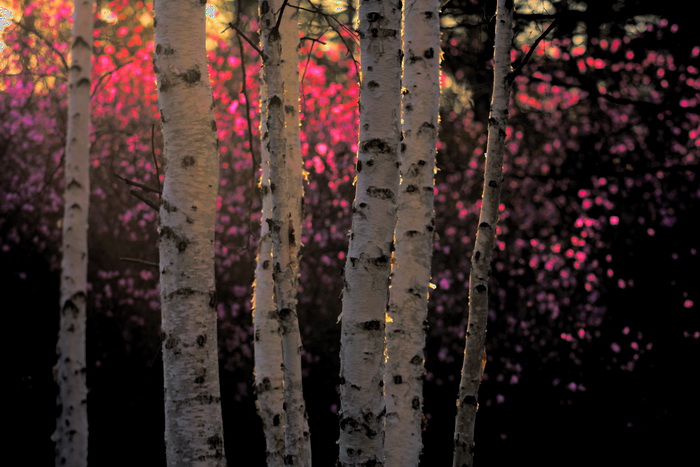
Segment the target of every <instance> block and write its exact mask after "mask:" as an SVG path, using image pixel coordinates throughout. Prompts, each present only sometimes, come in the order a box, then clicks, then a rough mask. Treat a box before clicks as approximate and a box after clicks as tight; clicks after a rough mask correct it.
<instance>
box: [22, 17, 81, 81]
mask: <svg viewBox="0 0 700 467" xmlns="http://www.w3.org/2000/svg"><path fill="white" fill-rule="evenodd" d="M12 22H13V23H14V24H16V25H17V26H19V27H20V28H22V29H24V30H25V31H28V32H31V33H32V34H34V35H35V36H36V37H38V38H39V39H41V40H42V41H44V42H45V43H46V45H48V46H49V48H50V49H51V50H53V51H54V53H55V54H56V55H58V57H59V58H60V59H61V62H62V63H63V70H64V71H65V72H66V73H67V72H68V70H69V69H70V66H69V65H68V61H67V60H66V57H64V56H63V54H62V53H61V52H60V51H59V50H58V49H57V48H56V47H54V45H53V44H52V43H51V42H50V41H49V40H48V39H47V38H46V37H44V35H43V34H41V33H40V32H39V31H37V30H36V29H34V28H33V27H31V26H27V25H26V24H22V23H20V22H19V21H15V20H12Z"/></svg>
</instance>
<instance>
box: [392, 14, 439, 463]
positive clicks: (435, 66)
mask: <svg viewBox="0 0 700 467" xmlns="http://www.w3.org/2000/svg"><path fill="white" fill-rule="evenodd" d="M439 7H440V4H439V2H438V1H437V0H411V1H409V2H407V4H406V6H405V8H404V33H403V34H404V35H403V49H404V57H403V85H404V91H403V105H402V119H403V127H402V129H403V142H402V144H401V154H400V156H399V158H400V161H401V166H400V173H401V185H400V187H399V195H398V212H397V224H396V232H395V242H396V250H395V252H394V259H395V264H394V267H393V270H392V278H391V289H390V296H389V312H388V313H389V315H388V318H387V324H386V342H387V361H386V368H385V373H384V388H385V392H386V396H385V400H386V434H385V441H384V465H386V466H396V467H409V466H417V465H418V463H419V459H420V453H421V449H422V447H423V445H422V418H423V417H422V415H423V412H422V406H423V376H424V373H425V370H424V359H425V330H424V327H423V323H424V322H425V320H426V318H427V312H428V295H429V286H430V263H431V258H432V252H433V230H434V224H435V215H434V211H433V204H434V202H433V200H434V194H433V186H434V173H435V151H436V146H437V130H438V109H439V106H440V18H439Z"/></svg>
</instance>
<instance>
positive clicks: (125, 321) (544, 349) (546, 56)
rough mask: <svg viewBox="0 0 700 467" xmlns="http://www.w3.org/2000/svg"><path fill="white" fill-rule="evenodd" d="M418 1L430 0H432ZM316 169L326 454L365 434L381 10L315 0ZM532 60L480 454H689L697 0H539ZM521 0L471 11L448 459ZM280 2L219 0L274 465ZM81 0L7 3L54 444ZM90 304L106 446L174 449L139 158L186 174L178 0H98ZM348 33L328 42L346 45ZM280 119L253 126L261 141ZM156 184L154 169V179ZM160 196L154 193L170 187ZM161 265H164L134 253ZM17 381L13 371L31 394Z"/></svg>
mask: <svg viewBox="0 0 700 467" xmlns="http://www.w3.org/2000/svg"><path fill="white" fill-rule="evenodd" d="M407 3H410V2H407ZM301 5H302V6H303V7H304V8H306V9H308V10H317V12H316V13H312V12H310V11H303V12H301V15H300V16H301V22H302V26H303V32H302V35H303V36H304V37H305V38H306V39H305V40H303V41H302V48H301V50H300V53H301V65H300V73H301V75H302V88H301V89H302V100H301V103H300V105H301V108H302V143H303V151H304V160H305V162H304V164H305V169H306V171H307V173H308V177H307V182H306V185H305V190H306V195H305V219H306V220H305V225H304V235H303V239H302V240H303V243H304V247H303V251H302V254H303V258H302V261H301V280H300V290H299V300H300V304H299V320H300V326H301V332H302V339H303V342H304V354H303V365H304V376H305V380H304V389H305V393H306V400H307V408H308V412H309V417H310V427H311V436H312V444H313V451H314V464H315V465H318V466H331V465H334V464H335V459H336V457H337V445H336V444H335V442H336V440H337V437H338V428H337V410H338V394H337V385H338V373H339V359H338V350H339V334H340V333H339V331H340V326H339V325H338V324H337V323H336V320H337V316H338V314H339V313H340V306H341V302H340V291H341V288H342V279H341V270H342V268H343V265H344V262H345V252H346V249H347V237H346V233H347V231H348V230H349V228H350V219H351V217H350V206H351V204H352V199H353V196H354V187H353V185H352V181H353V178H354V175H355V173H354V157H355V153H356V150H357V116H358V114H357V99H358V86H357V79H358V72H357V67H356V65H357V64H356V63H355V60H357V59H359V56H358V53H359V52H358V48H357V44H356V38H355V37H354V35H353V33H352V28H353V17H354V14H355V13H354V12H355V6H353V5H352V3H348V2H346V1H344V0H323V1H316V0H313V3H311V2H308V0H304V1H303V2H302V4H301ZM515 5H516V12H517V13H516V19H517V30H516V38H515V44H514V45H515V51H514V53H513V61H514V66H517V65H518V63H519V62H520V61H522V59H523V57H524V56H525V55H526V54H527V53H528V52H529V51H530V46H531V45H532V44H533V43H534V42H535V40H536V39H537V38H538V37H539V36H540V35H541V34H542V32H543V31H544V30H545V29H546V27H547V26H548V25H549V24H550V23H551V21H552V20H553V19H554V18H555V17H556V18H558V27H557V28H556V29H555V30H554V31H553V32H552V33H551V34H549V35H548V36H547V37H546V38H545V40H543V41H542V42H541V43H540V44H539V45H538V47H537V48H536V50H535V51H534V52H533V54H532V58H531V59H530V61H529V62H528V63H527V64H526V65H525V66H524V67H523V69H522V73H521V74H520V76H519V77H518V78H517V79H516V81H515V86H514V88H513V93H512V102H511V118H510V128H509V130H508V144H507V150H508V153H507V157H506V168H505V177H506V183H505V184H504V193H503V197H502V206H501V221H500V224H499V229H498V230H499V231H498V235H499V236H498V243H497V247H496V251H495V258H494V263H493V268H492V281H493V282H492V286H491V289H490V290H491V293H492V297H491V310H490V322H489V331H488V337H487V354H488V362H487V365H486V370H485V375H484V381H483V384H482V387H481V392H480V411H479V415H478V422H477V451H476V452H477V454H476V460H477V462H478V463H479V464H480V465H484V466H488V465H491V466H496V465H505V464H506V463H508V464H511V463H515V462H517V463H525V464H530V463H536V464H538V465H540V466H560V465H573V466H575V465H590V463H592V462H596V463H601V464H603V465H614V464H622V465H632V464H635V465H686V464H683V463H681V462H682V460H684V459H686V458H689V459H692V458H696V457H697V455H696V448H695V446H696V442H697V435H698V434H700V431H699V430H698V417H699V416H700V402H699V398H698V394H700V386H698V384H697V382H696V381H697V379H698V378H697V375H698V372H699V370H700V367H699V366H698V357H700V313H699V309H698V300H699V297H698V285H700V283H699V274H698V270H699V268H698V267H699V266H700V265H699V264H698V248H700V245H699V243H700V241H699V239H700V231H699V229H698V223H697V219H698V218H699V217H700V212H699V208H698V196H699V195H700V187H699V185H698V153H699V151H700V108H699V104H700V103H699V97H698V91H699V90H700V71H699V70H700V39H698V35H697V24H696V22H697V21H696V18H695V16H694V15H693V14H692V13H691V12H690V11H689V10H688V8H689V6H688V5H689V4H688V3H687V2H681V1H674V0H666V1H664V2H659V1H655V0H610V1H606V2H601V1H597V0H580V1H574V0H560V1H554V0H552V1H540V0H516V1H515ZM494 8H495V2H493V1H485V0H448V1H447V2H446V3H445V4H444V6H443V18H442V25H443V32H442V43H443V54H444V55H443V62H442V72H443V76H442V86H443V90H442V102H441V126H440V143H439V148H438V154H437V161H438V166H439V168H440V170H439V171H438V172H437V174H436V216H437V218H436V224H437V225H436V232H437V234H438V235H437V236H436V239H435V250H434V257H433V279H432V282H433V283H434V284H435V289H434V290H433V292H432V294H431V297H430V305H429V319H428V324H429V326H428V335H427V359H426V377H425V419H426V424H425V433H424V441H425V448H424V454H423V457H422V459H423V462H422V464H423V465H425V466H430V467H432V466H441V465H450V463H451V457H452V431H453V428H454V416H455V412H456V411H455V400H456V396H457V386H458V381H459V376H460V369H461V362H462V357H463V351H464V329H465V325H466V319H467V315H466V313H467V290H468V288H467V281H468V277H469V258H470V256H471V251H472V246H473V240H474V235H475V231H476V222H477V218H478V214H479V207H480V202H479V198H480V194H481V184H482V171H483V161H484V150H485V146H486V126H487V119H488V109H489V101H490V91H491V78H492V63H491V59H492V54H493V14H494ZM256 10H257V6H256V4H255V2H252V1H250V0H244V1H242V2H224V1H212V2H210V3H209V7H208V10H207V11H208V14H209V16H210V19H209V38H208V40H207V49H208V53H209V59H210V77H211V82H212V86H213V93H214V102H215V112H216V119H217V126H218V136H219V142H220V152H221V181H220V197H219V200H218V211H219V216H218V224H217V271H216V272H217V281H218V292H217V293H218V297H217V298H218V316H219V348H220V362H221V386H222V396H223V399H222V405H223V411H224V424H225V434H226V440H225V442H226V451H227V457H228V459H229V464H230V465H241V466H259V465H264V450H265V448H264V440H263V434H262V428H261V425H260V421H259V420H258V418H257V416H256V414H255V396H254V394H253V389H252V388H253V384H252V381H253V354H252V339H251V337H252V322H251V309H250V308H251V292H252V288H251V284H252V282H253V271H254V264H255V256H256V245H257V239H258V237H259V222H260V215H259V209H260V198H259V195H258V192H257V187H256V177H257V175H256V167H255V165H254V161H255V160H256V158H257V157H258V156H257V154H259V131H258V130H259V129H258V126H259V115H258V108H259V88H260V86H259V79H260V60H259V57H257V56H256V53H255V51H254V50H253V49H252V48H251V47H249V46H248V45H246V44H245V43H244V44H243V47H242V49H241V48H240V47H239V42H238V38H237V37H236V35H235V33H233V32H232V31H231V30H228V31H226V32H222V31H223V30H224V29H225V28H226V24H227V23H228V22H235V23H236V24H237V25H238V27H239V28H240V29H242V30H243V31H246V34H247V35H248V36H249V38H251V39H252V40H253V41H257V40H258V35H257V26H256V20H255V18H256V15H257V12H256ZM71 14H72V4H71V2H68V1H63V0H34V1H17V0H0V30H2V32H1V33H0V34H1V35H0V40H1V41H2V42H0V297H1V299H0V309H1V310H2V334H3V338H2V339H1V340H2V343H3V362H4V364H3V366H4V372H3V379H2V381H3V386H4V389H5V390H4V391H3V392H4V393H5V394H6V398H7V399H6V401H7V405H8V408H9V412H8V413H9V415H8V418H5V420H6V427H7V428H8V429H9V433H10V438H9V440H8V439H7V438H6V441H7V446H8V449H9V450H10V451H11V453H12V454H11V455H16V456H17V457H18V459H21V460H22V463H21V464H16V465H51V464H52V463H53V444H52V442H51V440H50V436H51V433H52V432H53V425H54V421H55V416H56V394H57V388H56V386H55V384H54V382H53V375H52V367H53V365H54V363H55V344H56V338H57V331H58V300H59V298H58V286H59V262H60V222H61V218H62V209H63V202H62V199H61V196H62V190H63V179H62V175H63V166H62V163H63V151H64V146H65V128H66V108H67V87H68V85H67V74H66V63H68V61H67V60H68V50H69V42H70V28H71V21H72V20H71ZM95 21H96V23H95V47H94V51H95V62H94V63H95V68H94V75H93V78H94V79H93V85H92V86H93V98H92V103H93V125H92V155H91V164H92V171H91V177H92V181H91V182H92V197H91V203H92V204H91V207H90V222H91V224H90V237H89V241H90V249H89V255H90V266H89V281H90V290H89V306H88V336H87V346H88V349H87V350H88V385H89V389H90V394H89V401H88V403H89V422H90V451H89V461H90V463H91V464H92V465H96V466H111V465H115V466H116V465H119V466H123V465H133V466H137V465H149V466H151V465H163V464H164V461H165V458H164V457H165V456H164V448H163V440H162V433H163V409H162V406H163V400H162V399H163V396H162V384H163V382H162V360H161V354H160V337H159V335H160V331H159V326H160V314H159V300H158V269H157V267H153V266H152V265H149V264H148V263H157V261H158V236H157V233H156V228H157V217H158V216H157V213H156V212H155V211H154V210H152V209H151V208H150V207H149V206H148V205H147V204H145V203H143V202H142V201H140V200H139V199H138V198H136V197H135V196H133V195H131V194H130V189H135V188H134V187H130V186H128V185H127V184H125V183H124V182H123V181H122V180H121V179H120V178H119V177H124V178H126V179H128V180H131V181H136V182H140V183H144V184H147V185H150V186H158V184H159V182H160V177H162V172H163V170H162V165H161V164H162V160H163V155H162V136H161V133H160V128H159V124H158V122H159V119H158V111H157V102H156V88H155V75H154V73H153V67H152V62H151V61H152V55H153V53H152V50H153V43H152V38H153V28H152V26H153V9H152V2H150V1H146V2H144V1H134V0H113V1H105V0H98V1H97V10H96V12H95ZM319 40H320V41H322V42H319ZM251 142H252V145H251ZM136 190H137V191H138V189H136ZM142 194H145V195H148V193H142ZM134 260H138V261H134ZM5 391H7V392H5Z"/></svg>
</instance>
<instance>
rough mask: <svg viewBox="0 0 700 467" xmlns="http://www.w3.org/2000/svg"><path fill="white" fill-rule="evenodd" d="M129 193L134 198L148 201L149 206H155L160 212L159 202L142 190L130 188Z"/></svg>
mask: <svg viewBox="0 0 700 467" xmlns="http://www.w3.org/2000/svg"><path fill="white" fill-rule="evenodd" d="M129 193H130V194H131V196H133V197H134V198H137V199H138V200H140V201H142V202H144V203H146V204H147V205H148V206H150V207H151V208H153V209H154V210H155V211H156V212H160V207H159V206H158V203H157V202H155V201H153V200H152V199H150V198H149V197H147V196H146V195H144V194H143V193H141V192H140V191H136V190H134V189H133V188H132V189H130V190H129Z"/></svg>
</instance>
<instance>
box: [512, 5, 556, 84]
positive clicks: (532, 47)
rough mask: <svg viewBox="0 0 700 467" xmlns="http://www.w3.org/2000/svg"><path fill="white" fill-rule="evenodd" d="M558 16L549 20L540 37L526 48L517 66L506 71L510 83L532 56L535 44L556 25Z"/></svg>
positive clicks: (538, 43)
mask: <svg viewBox="0 0 700 467" xmlns="http://www.w3.org/2000/svg"><path fill="white" fill-rule="evenodd" d="M558 20H559V18H554V21H552V22H551V24H550V25H549V26H548V27H547V29H545V30H544V32H543V33H542V34H540V37H538V38H537V39H536V40H535V42H533V44H532V46H531V47H530V50H528V52H527V55H525V58H523V59H522V61H521V62H520V64H519V65H518V67H517V68H516V69H515V70H513V71H511V72H510V73H508V76H507V78H506V79H507V80H508V82H509V83H510V84H513V81H515V78H517V77H518V75H519V74H520V73H521V72H522V70H523V67H524V66H525V65H526V64H527V62H529V61H530V57H532V54H533V53H534V52H535V49H537V46H538V45H540V42H542V40H543V39H544V38H545V37H547V34H549V33H550V32H552V29H554V27H555V26H556V25H557V21H558Z"/></svg>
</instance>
